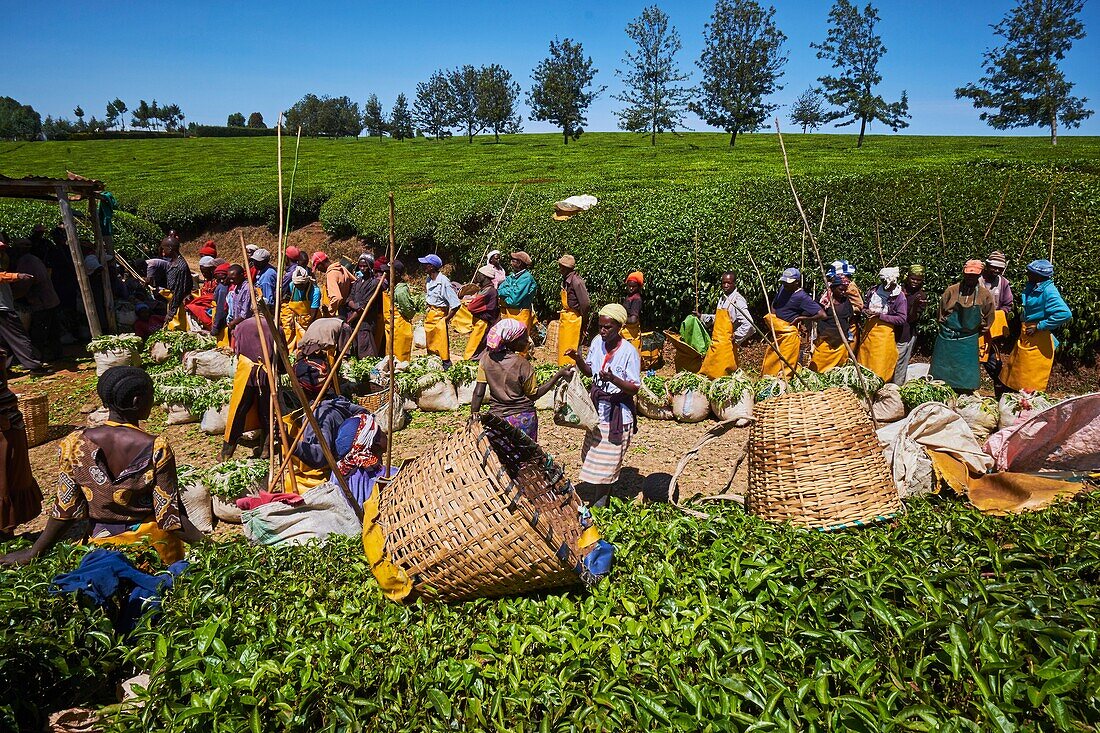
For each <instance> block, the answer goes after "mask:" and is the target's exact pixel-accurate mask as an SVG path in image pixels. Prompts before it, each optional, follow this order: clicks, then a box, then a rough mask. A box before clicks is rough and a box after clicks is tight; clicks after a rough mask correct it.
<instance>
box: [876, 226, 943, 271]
mask: <svg viewBox="0 0 1100 733" xmlns="http://www.w3.org/2000/svg"><path fill="white" fill-rule="evenodd" d="M930 226H932V220H931V219H929V220H928V221H927V222H926V223H925V225H924V226H922V227H921V228H920V229H918V230H917V231H916V233H915V234H913V236H911V237H909V239H907V240H905V244H903V245H901V247H900V248H898V251H897V252H895V253H894V254H893V256H892V257H890V259H888V260H886V265H887V266H890V265H892V264H894V260H896V259H897V258H898V257H901V253H902V252H904V251H905V248H906V247H908V246H909V245H910V244H912V243H913V242H914V241H916V239H917V237H919V236H920V233H921V232H923V231H924V230H925V229H927V228H928V227H930Z"/></svg>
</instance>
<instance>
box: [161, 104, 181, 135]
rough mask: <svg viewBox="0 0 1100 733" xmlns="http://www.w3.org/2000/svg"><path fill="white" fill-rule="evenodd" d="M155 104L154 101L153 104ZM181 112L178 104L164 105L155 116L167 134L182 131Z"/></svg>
mask: <svg viewBox="0 0 1100 733" xmlns="http://www.w3.org/2000/svg"><path fill="white" fill-rule="evenodd" d="M153 103H154V104H156V101H155V100H154V102H153ZM183 118H184V114H183V110H181V109H180V106H179V105H178V104H166V105H164V106H163V107H161V108H160V113H159V114H158V115H157V119H159V120H160V121H162V122H163V123H164V129H165V131H167V132H174V131H176V130H182V129H183Z"/></svg>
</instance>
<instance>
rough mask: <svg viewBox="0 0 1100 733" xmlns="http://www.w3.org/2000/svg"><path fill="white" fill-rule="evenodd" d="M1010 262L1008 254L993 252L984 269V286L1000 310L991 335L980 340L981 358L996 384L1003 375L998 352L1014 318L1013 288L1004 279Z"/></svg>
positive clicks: (991, 329) (980, 337)
mask: <svg viewBox="0 0 1100 733" xmlns="http://www.w3.org/2000/svg"><path fill="white" fill-rule="evenodd" d="M1006 267H1008V260H1007V259H1006V258H1005V256H1004V253H1003V252H1000V251H993V252H990V253H989V256H988V257H986V258H985V268H984V269H983V270H982V279H981V280H980V281H979V282H980V284H981V286H982V287H983V288H985V289H986V290H988V291H989V293H990V294H991V295H992V296H993V302H994V303H996V304H997V310H995V311H993V323H991V324H990V325H989V333H982V334H981V335H980V336H979V337H978V359H979V361H981V362H982V363H983V364H985V365H986V367H985V369H986V372H988V373H989V376H990V377H991V378H992V379H993V380H994V381H996V380H997V379H998V378H999V376H1000V373H1001V366H1002V365H1001V360H1000V358H999V356H998V352H997V343H998V342H999V341H1000V340H1002V339H1004V338H1005V337H1007V336H1008V317H1009V316H1011V315H1012V307H1013V305H1014V304H1015V302H1016V300H1015V298H1014V296H1013V295H1012V285H1011V284H1010V283H1009V282H1008V278H1006V277H1005V276H1004V274H1003V273H1004V271H1005V268H1006Z"/></svg>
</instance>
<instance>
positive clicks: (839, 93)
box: [810, 0, 909, 148]
mask: <svg viewBox="0 0 1100 733" xmlns="http://www.w3.org/2000/svg"><path fill="white" fill-rule="evenodd" d="M878 21H879V17H878V10H876V9H875V7H874V6H873V5H871V3H867V5H866V6H865V7H864V9H863V12H862V13H861V12H860V10H859V8H857V7H856V6H855V5H854V4H853V3H852V2H851V0H836V2H835V3H834V4H833V7H832V9H831V10H830V11H829V33H828V36H826V38H825V40H824V41H823V42H822V43H811V44H810V48H814V49H817V57H818V58H819V59H825V60H827V61H831V62H832V64H833V68H834V69H838V70H839V73H838V74H837V75H836V76H822V77H819V78H818V81H820V82H821V85H822V86H823V87H824V88H825V99H827V100H828V101H829V104H831V105H833V106H834V107H836V108H837V109H835V110H834V111H833V112H831V113H829V115H828V119H827V121H828V122H835V121H837V120H843V119H844V118H845V117H850V118H851V119H848V120H845V121H843V122H837V123H836V124H837V127H845V126H846V125H852V124H855V123H856V122H858V123H859V141H858V142H857V143H856V147H857V148H861V147H863V137H864V135H865V133H866V132H867V125H868V123H870V122H874V121H875V120H878V121H879V122H881V123H883V124H884V125H886V126H888V127H889V128H890V129H891V130H893V131H894V132H897V131H898V130H900V129H903V128H906V127H909V123H908V122H907V121H906V120H907V119H908V118H909V95H908V94H906V92H905V91H904V90H902V93H901V99H900V100H899V101H897V102H887V101H886V100H885V99H883V98H882V95H879V94H875V93H874V88H875V87H876V86H877V85H878V84H880V83H881V82H882V74H880V73H879V71H878V62H879V60H881V59H882V57H883V56H884V55H885V54H886V46H884V45H883V43H882V38H881V37H880V36H878V35H876V34H875V26H876V25H877V24H878Z"/></svg>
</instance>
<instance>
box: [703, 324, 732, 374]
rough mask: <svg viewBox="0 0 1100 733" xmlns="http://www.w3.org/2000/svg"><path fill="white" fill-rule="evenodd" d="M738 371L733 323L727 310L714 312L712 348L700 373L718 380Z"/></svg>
mask: <svg viewBox="0 0 1100 733" xmlns="http://www.w3.org/2000/svg"><path fill="white" fill-rule="evenodd" d="M735 371H737V344H735V343H734V342H733V321H732V320H731V319H730V313H729V311H728V310H726V309H725V308H719V309H718V310H716V311H715V312H714V332H713V335H712V336H711V339H710V348H709V349H708V350H707V355H706V356H705V357H703V365H702V366H701V367H699V373H700V374H702V375H703V376H706V377H710V378H711V379H718V377H724V376H726V375H727V374H732V373H733V372H735Z"/></svg>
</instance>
